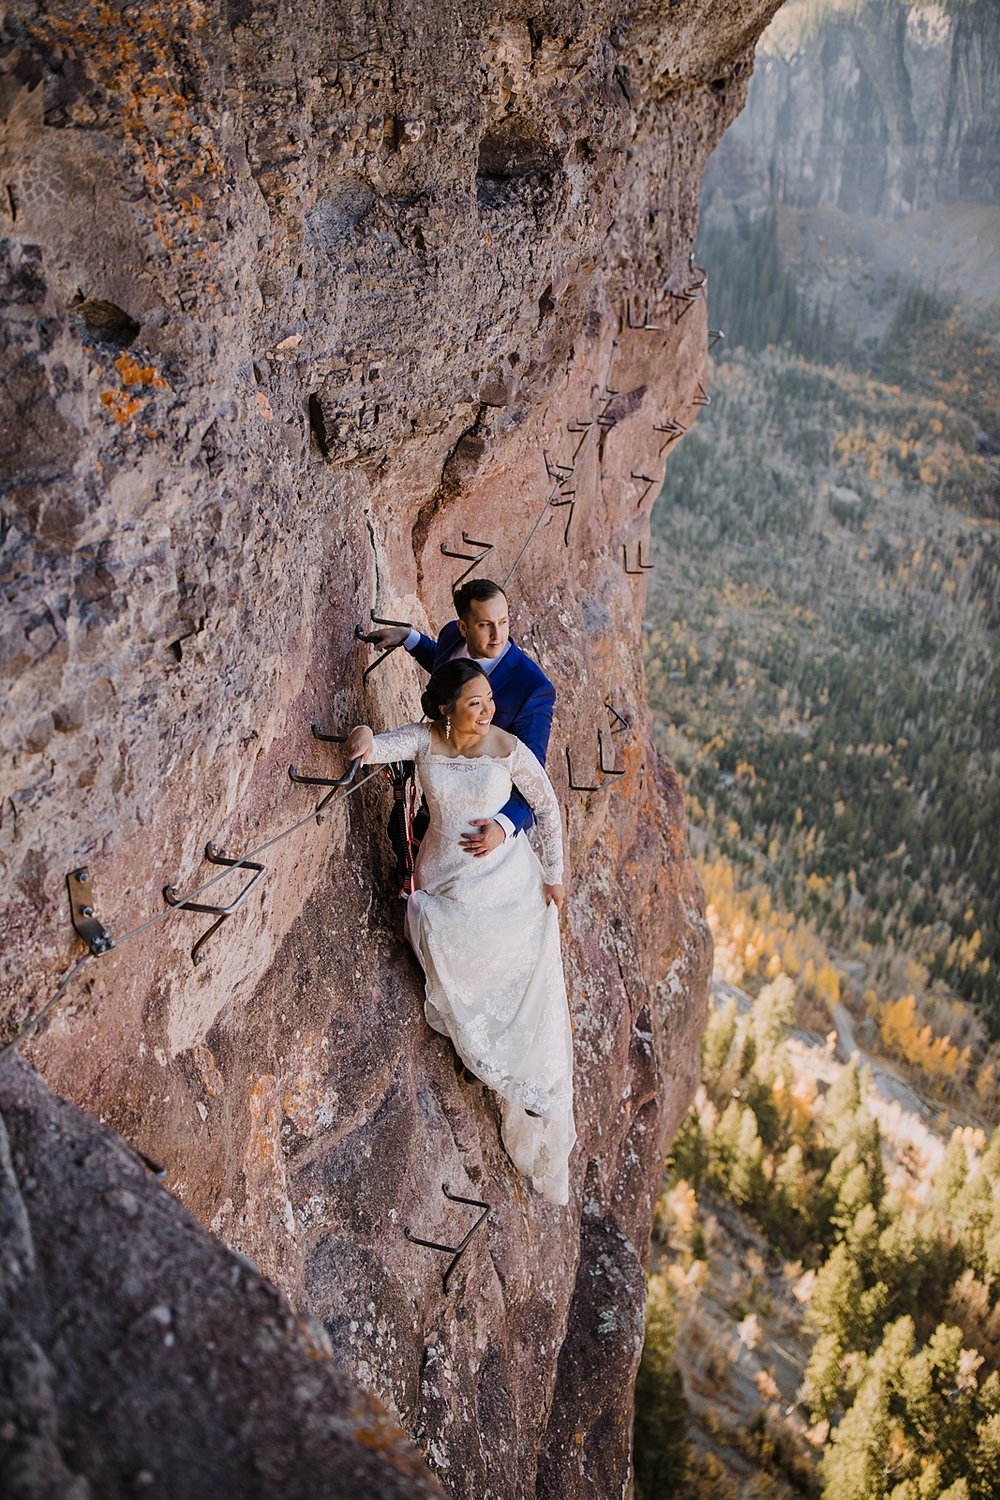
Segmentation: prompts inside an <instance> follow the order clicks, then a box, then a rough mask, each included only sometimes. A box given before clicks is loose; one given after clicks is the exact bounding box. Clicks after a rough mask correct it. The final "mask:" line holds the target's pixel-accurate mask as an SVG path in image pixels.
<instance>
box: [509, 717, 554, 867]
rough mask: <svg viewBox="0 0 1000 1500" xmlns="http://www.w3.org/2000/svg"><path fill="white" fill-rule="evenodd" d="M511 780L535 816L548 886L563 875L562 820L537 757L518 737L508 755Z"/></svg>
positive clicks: (552, 792) (549, 783) (550, 784)
mask: <svg viewBox="0 0 1000 1500" xmlns="http://www.w3.org/2000/svg"><path fill="white" fill-rule="evenodd" d="M510 775H511V780H512V781H513V783H514V785H515V786H516V787H517V789H518V791H519V792H520V793H521V795H522V797H523V798H524V800H525V801H526V802H527V803H528V805H529V806H530V808H531V810H532V812H533V813H534V814H535V817H536V818H537V819H538V831H539V834H540V835H541V840H542V873H543V875H544V876H545V880H546V883H547V884H548V885H558V884H560V883H561V881H562V878H563V841H562V819H561V818H560V816H559V803H558V801H557V799H556V794H555V792H554V791H553V789H552V783H551V781H550V780H549V778H548V777H547V776H546V774H545V768H544V766H543V765H542V763H541V761H540V760H539V759H538V757H537V756H536V755H535V754H534V753H533V751H531V750H529V749H528V747H527V745H525V744H524V743H523V742H522V741H521V740H518V742H517V748H516V749H515V751H514V754H513V756H512V758H511V770H510Z"/></svg>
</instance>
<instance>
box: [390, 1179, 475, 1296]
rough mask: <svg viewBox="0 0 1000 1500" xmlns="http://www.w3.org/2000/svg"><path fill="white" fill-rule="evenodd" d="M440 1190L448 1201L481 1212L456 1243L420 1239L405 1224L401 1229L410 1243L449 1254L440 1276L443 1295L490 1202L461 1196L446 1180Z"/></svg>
mask: <svg viewBox="0 0 1000 1500" xmlns="http://www.w3.org/2000/svg"><path fill="white" fill-rule="evenodd" d="M441 1191H442V1192H443V1193H444V1195H445V1197H446V1198H447V1199H448V1201H449V1202H450V1203H467V1204H468V1205H469V1207H470V1208H480V1209H482V1213H481V1214H480V1215H479V1218H478V1219H477V1220H476V1222H475V1223H474V1224H473V1226H472V1228H471V1229H470V1230H469V1232H468V1234H467V1235H466V1236H465V1237H464V1239H462V1240H461V1241H460V1242H459V1243H458V1244H457V1245H439V1244H438V1243H437V1241H436V1240H424V1239H421V1238H420V1237H419V1236H418V1235H415V1234H413V1233H411V1231H410V1227H409V1225H407V1226H406V1228H405V1229H404V1230H403V1234H404V1235H405V1236H406V1238H407V1239H408V1240H409V1241H410V1244H411V1245H423V1246H424V1248H425V1249H427V1250H440V1251H441V1253H442V1255H450V1256H451V1260H450V1262H449V1264H448V1269H447V1270H446V1271H445V1273H444V1276H443V1278H442V1285H443V1288H444V1292H445V1295H447V1292H448V1283H449V1281H450V1280H451V1276H452V1272H453V1271H454V1269H455V1267H456V1266H457V1265H458V1262H459V1261H460V1260H461V1258H462V1256H463V1255H464V1254H465V1252H466V1250H467V1249H468V1248H469V1243H470V1241H471V1239H472V1236H473V1235H474V1234H475V1232H476V1230H477V1229H478V1228H479V1226H480V1224H482V1223H483V1221H484V1220H485V1219H486V1218H487V1217H488V1215H489V1212H490V1204H489V1203H483V1202H482V1201H481V1199H479V1198H463V1197H462V1195H461V1193H453V1192H451V1191H450V1190H449V1187H448V1184H447V1183H446V1182H442V1184H441Z"/></svg>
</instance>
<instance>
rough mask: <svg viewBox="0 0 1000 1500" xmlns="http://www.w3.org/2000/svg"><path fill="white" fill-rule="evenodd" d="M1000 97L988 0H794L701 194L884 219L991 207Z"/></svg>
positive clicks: (761, 57) (997, 43)
mask: <svg viewBox="0 0 1000 1500" xmlns="http://www.w3.org/2000/svg"><path fill="white" fill-rule="evenodd" d="M998 92H1000V10H998V8H997V6H996V5H994V4H993V3H992V0H956V3H952V4H949V3H948V0H944V3H942V4H924V3H917V4H914V3H912V0H863V3H847V4H838V3H837V0H831V3H830V4H829V5H827V6H826V7H825V8H817V7H816V6H811V5H809V4H807V3H806V0H790V3H788V4H786V5H785V6H784V7H783V8H782V10H781V12H780V14H779V15H778V16H777V17H776V18H775V21H774V22H773V24H772V25H771V26H770V27H769V29H768V34H767V36H766V38H765V39H764V40H763V42H762V44H761V47H760V50H759V53H758V58H757V71H756V73H755V76H754V84H753V88H752V90H751V94H750V101H749V104H748V107H747V109H746V110H745V112H744V113H743V115H742V116H741V118H740V121H739V124H738V125H737V127H736V129H735V130H734V131H733V133H732V135H731V136H730V138H729V140H728V141H727V143H726V151H725V152H724V153H722V154H720V157H719V158H718V159H717V160H716V161H714V162H713V163H712V166H711V168H710V170H709V172H708V174H707V176H706V180H705V187H706V193H707V194H708V195H709V196H710V195H711V194H713V193H714V192H716V191H719V192H720V194H721V195H723V196H724V197H727V198H729V199H737V200H738V199H740V198H743V199H745V200H746V201H747V202H748V203H752V202H753V201H754V200H755V199H756V201H757V203H758V204H759V206H761V207H763V205H764V204H765V203H767V202H775V203H783V204H788V205H789V206H792V207H800V208H803V207H804V208H812V207H815V206H816V205H817V204H825V205H835V206H836V207H838V208H840V209H842V210H844V212H845V213H848V214H876V215H878V216H880V217H881V218H884V219H891V218H896V217H899V216H902V215H905V214H910V213H914V212H917V211H919V210H922V209H929V208H933V207H934V206H935V205H937V204H939V203H941V204H948V203H981V204H995V203H997V202H998V201H1000V183H998V182H997V176H996V171H995V162H996V157H997V152H998V150H1000V122H998V120H997V111H996V103H995V101H996V98H997V95H998Z"/></svg>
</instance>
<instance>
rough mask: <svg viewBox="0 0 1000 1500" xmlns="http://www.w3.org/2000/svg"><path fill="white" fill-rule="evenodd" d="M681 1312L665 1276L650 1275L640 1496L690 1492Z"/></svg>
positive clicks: (639, 1413)
mask: <svg viewBox="0 0 1000 1500" xmlns="http://www.w3.org/2000/svg"><path fill="white" fill-rule="evenodd" d="M676 1342H677V1317H676V1314H675V1312H674V1306H673V1302H672V1300H671V1297H670V1289H669V1287H668V1286H667V1283H666V1281H665V1280H664V1278H663V1277H662V1276H659V1275H656V1274H655V1273H654V1274H653V1275H651V1276H650V1278H649V1296H648V1301H647V1303H646V1337H645V1341H644V1342H643V1346H642V1359H641V1361H640V1364H639V1373H638V1376H637V1378H636V1383H635V1426H634V1428H633V1452H634V1462H635V1492H636V1496H637V1500H674V1497H675V1496H678V1497H679V1496H681V1495H683V1494H684V1493H685V1490H686V1485H687V1473H688V1466H689V1463H690V1450H689V1447H688V1443H687V1439H686V1437H685V1429H686V1426H687V1402H686V1401H685V1399H684V1388H683V1386H682V1384H681V1377H680V1375H679V1374H678V1372H677V1371H676V1370H675V1369H674V1366H673V1353H674V1346H675V1344H676Z"/></svg>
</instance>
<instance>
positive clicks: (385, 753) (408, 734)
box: [368, 724, 431, 766]
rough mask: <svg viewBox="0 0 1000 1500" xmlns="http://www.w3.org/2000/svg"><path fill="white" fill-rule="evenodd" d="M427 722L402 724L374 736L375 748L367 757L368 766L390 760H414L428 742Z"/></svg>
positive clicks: (428, 728)
mask: <svg viewBox="0 0 1000 1500" xmlns="http://www.w3.org/2000/svg"><path fill="white" fill-rule="evenodd" d="M430 734H431V731H430V725H429V724H404V725H403V726H402V728H401V729H389V730H387V731H386V733H385V734H377V735H376V736H375V748H374V750H373V751H372V753H371V755H370V756H369V758H368V764H369V765H370V766H384V765H386V764H387V763H388V762H389V761H390V760H416V758H417V756H418V755H419V754H420V753H421V751H423V750H426V749H427V746H428V744H429V743H430Z"/></svg>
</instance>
